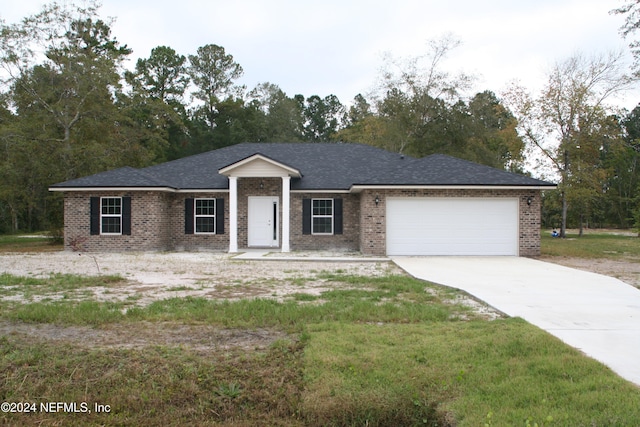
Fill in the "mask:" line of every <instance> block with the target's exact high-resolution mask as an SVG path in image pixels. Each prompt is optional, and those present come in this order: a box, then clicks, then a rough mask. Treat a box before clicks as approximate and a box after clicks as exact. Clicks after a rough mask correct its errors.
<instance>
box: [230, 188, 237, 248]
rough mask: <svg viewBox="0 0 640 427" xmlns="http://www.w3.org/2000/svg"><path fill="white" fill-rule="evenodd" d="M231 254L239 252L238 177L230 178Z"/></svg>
mask: <svg viewBox="0 0 640 427" xmlns="http://www.w3.org/2000/svg"><path fill="white" fill-rule="evenodd" d="M229 252H232V253H233V252H238V177H236V176H230V177H229Z"/></svg>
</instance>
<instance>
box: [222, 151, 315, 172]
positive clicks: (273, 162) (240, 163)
mask: <svg viewBox="0 0 640 427" xmlns="http://www.w3.org/2000/svg"><path fill="white" fill-rule="evenodd" d="M256 160H262V161H265V162H267V163H269V164H271V165H273V166H275V167H277V168H279V169H282V170H283V172H286V173H285V175H284V176H295V177H297V178H300V177H301V176H302V174H301V173H300V171H299V170H298V169H295V168H292V167H291V166H287V165H285V164H284V163H280V162H278V161H276V160H273V159H270V158H268V157H265V156H263V155H262V154H254V155H252V156H249V157H247V158H246V159H242V160H240V161H238V162H235V163H232V164H230V165H228V166H225V167H223V168H222V169H218V173H219V174H221V175H226V176H232V175H233V171H234V170H235V169H237V168H240V167H242V166H244V165H247V164H249V163H252V162H254V161H256ZM237 176H239V177H240V178H242V175H237ZM252 176H253V175H252Z"/></svg>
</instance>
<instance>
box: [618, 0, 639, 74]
mask: <svg viewBox="0 0 640 427" xmlns="http://www.w3.org/2000/svg"><path fill="white" fill-rule="evenodd" d="M611 13H615V14H620V15H627V16H626V18H625V23H624V25H623V26H622V27H621V28H620V32H621V33H622V35H623V36H624V37H625V38H627V37H629V36H630V35H632V34H635V32H636V31H638V30H639V29H640V0H632V1H628V2H627V3H626V4H625V5H624V6H621V7H619V8H617V9H614V10H612V11H611ZM629 47H630V48H631V53H632V54H633V56H634V58H635V64H634V68H635V70H636V74H637V73H639V72H640V42H639V41H637V40H635V41H632V42H630V43H629Z"/></svg>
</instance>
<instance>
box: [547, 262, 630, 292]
mask: <svg viewBox="0 0 640 427" xmlns="http://www.w3.org/2000/svg"><path fill="white" fill-rule="evenodd" d="M539 259H540V261H546V262H552V263H555V264H560V265H564V266H566V267H571V268H577V269H578V270H585V271H591V272H593V273H599V274H604V275H605V276H611V277H615V278H616V279H620V280H622V281H623V282H625V283H628V284H630V285H632V286H635V287H636V288H639V289H640V263H638V262H634V260H627V259H621V260H611V259H585V258H570V257H549V256H546V257H541V258H539Z"/></svg>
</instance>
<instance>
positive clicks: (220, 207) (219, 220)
mask: <svg viewBox="0 0 640 427" xmlns="http://www.w3.org/2000/svg"><path fill="white" fill-rule="evenodd" d="M216 234H224V199H216Z"/></svg>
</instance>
